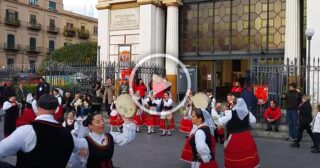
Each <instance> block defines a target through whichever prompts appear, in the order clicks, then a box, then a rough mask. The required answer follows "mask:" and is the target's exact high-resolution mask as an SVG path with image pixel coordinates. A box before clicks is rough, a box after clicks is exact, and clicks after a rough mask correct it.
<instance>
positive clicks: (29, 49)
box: [26, 46, 42, 53]
mask: <svg viewBox="0 0 320 168" xmlns="http://www.w3.org/2000/svg"><path fill="white" fill-rule="evenodd" d="M26 51H27V52H31V53H40V52H41V51H42V48H41V47H36V46H27V48H26Z"/></svg>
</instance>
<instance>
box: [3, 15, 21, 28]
mask: <svg viewBox="0 0 320 168" xmlns="http://www.w3.org/2000/svg"><path fill="white" fill-rule="evenodd" d="M5 24H6V25H9V26H17V27H18V26H20V24H21V22H20V20H18V19H12V18H8V17H7V18H6V19H5Z"/></svg>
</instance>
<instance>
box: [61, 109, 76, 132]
mask: <svg viewBox="0 0 320 168" xmlns="http://www.w3.org/2000/svg"><path fill="white" fill-rule="evenodd" d="M75 118H76V116H75V113H74V112H73V111H70V112H68V113H67V118H66V119H65V120H64V122H63V123H62V126H63V127H65V128H67V130H68V131H70V132H73V130H77V129H78V123H77V122H76V120H75Z"/></svg>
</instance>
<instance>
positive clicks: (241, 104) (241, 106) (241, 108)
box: [234, 98, 249, 120]
mask: <svg viewBox="0 0 320 168" xmlns="http://www.w3.org/2000/svg"><path fill="white" fill-rule="evenodd" d="M234 109H235V110H236V111H237V114H238V117H239V119H240V120H243V119H244V118H245V117H246V116H247V115H248V114H249V110H248V107H247V105H246V102H245V101H244V100H243V99H242V98H238V99H237V104H236V105H235V107H234Z"/></svg>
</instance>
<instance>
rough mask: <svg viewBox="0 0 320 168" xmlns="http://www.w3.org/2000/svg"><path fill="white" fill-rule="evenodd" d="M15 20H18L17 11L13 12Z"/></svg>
mask: <svg viewBox="0 0 320 168" xmlns="http://www.w3.org/2000/svg"><path fill="white" fill-rule="evenodd" d="M14 14H15V18H16V20H19V14H18V12H17V11H15V12H14Z"/></svg>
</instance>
